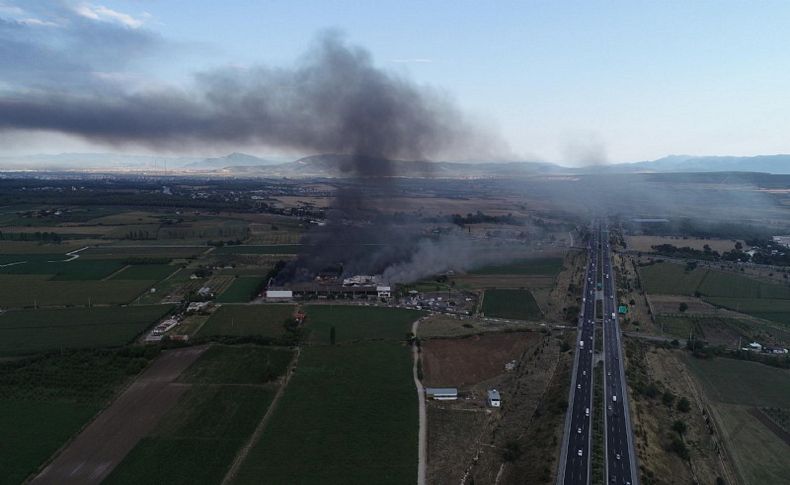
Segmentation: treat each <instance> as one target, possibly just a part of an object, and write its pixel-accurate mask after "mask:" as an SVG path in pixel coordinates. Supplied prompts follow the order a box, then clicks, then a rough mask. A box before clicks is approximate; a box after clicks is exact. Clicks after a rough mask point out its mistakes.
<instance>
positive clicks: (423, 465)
mask: <svg viewBox="0 0 790 485" xmlns="http://www.w3.org/2000/svg"><path fill="white" fill-rule="evenodd" d="M423 318H425V317H422V318H418V319H417V320H415V321H414V322H413V323H412V324H411V333H412V335H414V338H419V337H417V330H418V329H419V327H420V322H421V321H422V319H423ZM416 343H417V342H415V344H414V345H412V348H411V352H412V356H413V362H412V368H411V373H412V378H413V379H414V387H415V388H416V389H417V409H418V414H419V424H418V431H417V485H425V484H426V480H427V474H428V472H427V470H428V468H427V454H428V438H427V436H428V434H427V433H428V430H427V421H428V412H427V410H426V408H425V392H424V390H423V387H422V382H420V378H419V376H418V375H417V366H418V363H419V361H420V349H419V346H418V345H416Z"/></svg>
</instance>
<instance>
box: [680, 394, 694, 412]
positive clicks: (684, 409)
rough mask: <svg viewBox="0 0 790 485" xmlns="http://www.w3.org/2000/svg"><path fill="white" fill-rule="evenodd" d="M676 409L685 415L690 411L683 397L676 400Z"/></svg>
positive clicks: (686, 400) (689, 406) (688, 403)
mask: <svg viewBox="0 0 790 485" xmlns="http://www.w3.org/2000/svg"><path fill="white" fill-rule="evenodd" d="M677 408H678V411H680V412H681V413H687V412H689V411H690V410H691V403H690V402H689V400H688V399H686V398H685V397H681V398H680V399H679V400H678V405H677Z"/></svg>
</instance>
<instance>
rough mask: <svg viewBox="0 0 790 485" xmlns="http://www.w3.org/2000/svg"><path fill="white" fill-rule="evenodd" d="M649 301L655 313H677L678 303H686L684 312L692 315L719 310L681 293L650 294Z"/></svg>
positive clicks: (708, 313) (711, 313)
mask: <svg viewBox="0 0 790 485" xmlns="http://www.w3.org/2000/svg"><path fill="white" fill-rule="evenodd" d="M649 298H650V303H651V304H652V308H653V311H655V313H656V314H657V315H660V314H662V313H673V314H674V313H679V312H680V310H679V308H680V304H681V303H685V304H686V307H687V308H686V311H685V313H688V314H694V315H714V314H716V313H719V312H720V311H721V310H720V309H718V308H716V307H715V306H714V305H711V304H710V303H707V302H705V301H703V300H702V299H700V298H696V297H693V296H683V295H650V297H649Z"/></svg>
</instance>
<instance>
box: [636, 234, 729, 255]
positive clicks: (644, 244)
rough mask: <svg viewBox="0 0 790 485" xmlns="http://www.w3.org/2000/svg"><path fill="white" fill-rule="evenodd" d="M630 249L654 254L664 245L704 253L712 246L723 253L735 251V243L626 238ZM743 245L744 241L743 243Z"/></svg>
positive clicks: (664, 238) (695, 239)
mask: <svg viewBox="0 0 790 485" xmlns="http://www.w3.org/2000/svg"><path fill="white" fill-rule="evenodd" d="M625 241H626V244H627V246H628V249H631V250H634V251H641V252H643V253H650V252H654V251H655V250H654V249H653V246H660V245H662V244H671V245H673V246H676V247H679V248H683V247H689V248H692V249H696V250H698V251H702V250H703V249H704V248H705V245H708V246H710V248H711V249H712V250H713V251H716V252H719V253H723V252H726V251H732V250H733V249H735V241H733V240H731V239H703V238H694V237H690V238H685V239H684V238H682V237H672V236H626V238H625ZM741 244H743V241H741Z"/></svg>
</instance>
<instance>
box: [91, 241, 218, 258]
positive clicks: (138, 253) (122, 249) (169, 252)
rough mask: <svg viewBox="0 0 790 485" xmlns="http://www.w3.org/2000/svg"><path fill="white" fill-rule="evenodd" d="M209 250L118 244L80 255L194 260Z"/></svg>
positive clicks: (174, 246)
mask: <svg viewBox="0 0 790 485" xmlns="http://www.w3.org/2000/svg"><path fill="white" fill-rule="evenodd" d="M154 242H156V241H154ZM208 249H209V248H208V247H207V246H200V245H196V246H189V247H183V246H179V245H173V246H162V245H154V244H151V245H145V244H118V245H107V246H97V247H92V248H88V249H86V250H85V251H83V252H81V253H80V258H86V259H127V258H173V259H179V258H183V259H188V258H194V257H196V256H198V255H200V254H202V253H204V252H205V251H207V250H208Z"/></svg>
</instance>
